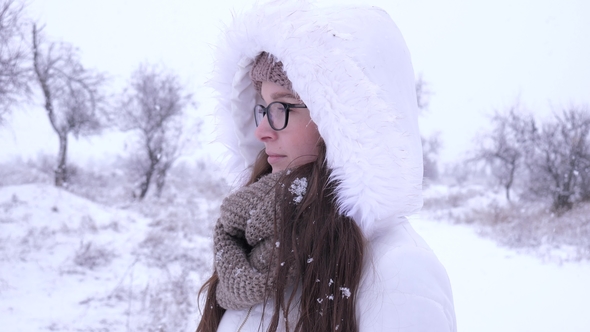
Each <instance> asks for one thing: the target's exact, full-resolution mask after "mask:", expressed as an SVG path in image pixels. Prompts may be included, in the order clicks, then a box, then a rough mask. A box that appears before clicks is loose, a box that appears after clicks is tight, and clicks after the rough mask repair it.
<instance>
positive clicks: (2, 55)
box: [0, 0, 30, 124]
mask: <svg viewBox="0 0 590 332" xmlns="http://www.w3.org/2000/svg"><path fill="white" fill-rule="evenodd" d="M24 8H25V5H24V4H23V3H21V2H17V1H15V0H3V1H2V3H0V124H2V122H3V119H4V116H5V115H6V114H7V113H8V112H9V110H10V108H11V106H12V105H13V104H14V103H15V102H16V101H17V100H19V98H20V97H22V96H24V95H26V94H27V93H28V92H29V81H30V70H29V68H28V67H27V64H26V62H27V61H28V56H29V53H28V49H27V46H26V42H25V38H24V31H23V28H24V20H23V13H24Z"/></svg>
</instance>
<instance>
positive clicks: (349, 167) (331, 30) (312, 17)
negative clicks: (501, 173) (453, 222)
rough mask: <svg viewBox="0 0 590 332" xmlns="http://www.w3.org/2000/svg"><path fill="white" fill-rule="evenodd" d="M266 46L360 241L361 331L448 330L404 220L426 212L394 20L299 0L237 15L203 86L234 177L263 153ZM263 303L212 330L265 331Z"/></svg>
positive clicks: (443, 289)
mask: <svg viewBox="0 0 590 332" xmlns="http://www.w3.org/2000/svg"><path fill="white" fill-rule="evenodd" d="M262 51H266V52H269V53H271V54H273V55H274V56H275V57H276V58H278V59H279V60H280V61H282V63H283V67H284V69H285V72H286V73H287V76H288V77H289V79H290V80H291V82H292V83H293V89H294V90H295V91H296V92H297V93H298V94H299V96H300V97H301V99H302V100H303V101H304V102H305V104H306V105H307V106H308V108H309V110H310V113H311V117H312V119H313V120H314V122H315V123H316V124H317V126H318V129H319V132H320V135H321V136H322V138H323V139H324V141H325V143H326V146H327V161H328V166H329V167H330V168H331V169H332V170H333V171H332V172H333V177H334V179H335V180H337V181H339V185H338V187H337V204H338V207H339V209H340V210H341V212H342V213H344V214H346V215H348V216H351V217H352V218H354V220H355V221H356V222H357V223H358V225H359V226H360V228H361V230H362V231H363V234H364V236H365V237H366V239H367V240H368V244H367V248H366V252H367V255H366V257H365V263H364V267H363V271H362V281H361V286H360V289H359V292H358V298H357V301H358V303H357V308H358V309H357V316H358V320H359V325H360V331H361V332H373V331H406V332H418V331H456V324H455V313H454V307H453V298H452V292H451V286H450V283H449V279H448V277H447V274H446V271H445V269H444V267H443V266H442V265H441V264H440V262H439V261H438V259H437V258H436V256H435V255H434V253H433V252H432V250H431V249H430V248H429V247H428V245H427V244H426V243H425V242H424V240H422V238H421V237H420V236H419V235H418V234H416V232H415V231H414V230H413V229H412V227H411V226H410V224H409V223H408V221H407V220H406V218H405V217H404V216H407V215H409V214H412V213H415V212H416V211H417V210H418V209H419V208H420V207H421V206H422V194H421V192H422V150H421V141H420V134H419V130H418V119H417V117H418V109H417V106H416V95H415V86H414V73H413V69H412V64H411V60H410V54H409V52H408V50H407V48H406V45H405V42H404V40H403V37H402V36H401V34H400V32H399V30H398V28H397V27H396V25H395V24H394V23H393V21H392V20H391V18H390V17H389V15H388V14H387V13H386V12H384V11H383V10H381V9H379V8H376V7H368V6H366V7H330V8H324V7H317V6H315V5H312V4H309V3H307V2H306V1H301V0H299V1H297V0H293V1H291V0H287V1H275V2H271V3H267V4H261V5H258V6H256V7H255V8H254V9H253V10H251V11H250V12H246V13H241V14H237V15H236V16H235V17H234V21H233V22H232V24H231V25H230V26H229V27H228V29H227V31H226V33H225V35H224V37H223V39H222V41H221V43H220V45H219V46H218V49H217V63H216V67H215V71H214V77H213V79H212V80H211V84H212V86H213V87H214V88H215V89H216V92H217V94H218V101H219V104H218V107H217V110H216V113H217V115H218V116H219V118H220V119H219V121H220V124H221V125H222V126H221V127H220V136H219V139H220V140H221V141H222V142H223V143H224V144H225V145H226V146H227V147H228V148H229V149H230V150H231V152H232V153H231V156H229V160H228V165H230V166H231V168H232V169H233V170H234V171H238V172H239V171H241V170H244V169H246V168H247V167H249V166H251V165H252V163H253V161H254V159H255V157H256V155H257V154H258V152H259V151H260V150H261V149H262V148H263V147H264V146H263V144H262V143H261V142H259V141H258V140H257V139H256V138H255V136H254V129H255V125H254V119H253V111H252V109H253V106H254V105H255V104H257V103H261V100H259V96H258V95H257V93H256V91H255V89H254V86H253V84H252V83H251V80H250V78H249V71H250V68H251V66H252V61H253V59H254V58H255V57H256V55H258V54H259V53H260V52H262ZM262 308H263V304H260V305H256V306H254V307H252V308H251V309H250V310H228V311H226V313H225V314H224V316H223V318H222V321H221V324H220V326H219V331H222V332H225V331H232V332H233V331H238V330H240V331H265V330H266V326H268V321H269V320H270V317H271V316H272V308H273V305H272V304H269V303H267V304H266V308H267V311H266V312H265V313H264V315H263V311H262ZM292 314H293V315H294V316H293V317H296V315H297V313H296V312H294V313H292ZM291 320H293V319H291Z"/></svg>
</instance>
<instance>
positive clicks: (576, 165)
mask: <svg viewBox="0 0 590 332" xmlns="http://www.w3.org/2000/svg"><path fill="white" fill-rule="evenodd" d="M589 136H590V112H589V110H588V108H587V107H575V106H573V107H570V108H569V109H566V110H564V111H563V112H562V113H561V114H556V115H555V116H554V120H553V121H551V122H547V123H544V124H543V126H542V127H541V129H540V131H539V133H538V134H537V135H535V136H534V137H533V138H534V144H532V145H531V147H532V149H531V152H532V153H531V154H530V155H529V156H528V158H527V164H528V167H529V176H530V179H529V181H528V182H529V188H530V190H531V192H532V193H533V194H535V195H537V196H550V197H551V198H552V202H553V204H552V207H553V210H555V211H558V212H561V211H565V210H569V209H570V208H571V207H572V205H573V203H574V201H575V200H581V199H587V195H588V188H587V187H584V186H586V185H587V184H588V182H589V180H588V178H587V175H588V168H589V164H590V137H589Z"/></svg>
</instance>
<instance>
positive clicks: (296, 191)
mask: <svg viewBox="0 0 590 332" xmlns="http://www.w3.org/2000/svg"><path fill="white" fill-rule="evenodd" d="M289 192H290V193H291V194H293V195H294V196H295V197H293V202H295V203H301V200H302V199H303V195H305V193H306V192H307V178H297V179H295V180H294V181H293V183H291V187H290V188H289Z"/></svg>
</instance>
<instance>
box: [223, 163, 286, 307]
mask: <svg viewBox="0 0 590 332" xmlns="http://www.w3.org/2000/svg"><path fill="white" fill-rule="evenodd" d="M282 175H283V173H282V172H279V173H273V174H268V175H265V176H264V177H262V178H261V179H260V180H258V181H257V182H255V183H253V184H251V185H249V186H246V187H242V188H240V189H239V190H237V191H236V192H234V193H232V194H231V195H229V196H228V197H226V198H225V199H224V200H223V203H222V204H221V215H220V218H219V220H218V221H217V224H216V225H215V235H214V251H215V269H216V271H217V274H218V276H219V284H218V286H217V292H216V295H217V302H218V303H219V305H220V306H221V307H223V308H226V309H246V308H249V307H251V306H252V305H254V304H257V303H261V302H263V301H264V300H265V294H266V292H267V291H268V290H270V289H272V287H273V285H274V282H275V275H276V271H275V268H276V267H277V264H278V262H277V252H276V251H275V249H276V248H278V246H279V245H280V243H278V242H276V241H275V240H274V220H275V216H277V218H280V214H279V211H278V209H277V202H276V200H275V196H276V195H275V191H276V190H275V187H276V185H280V186H281V188H283V187H284V186H283V184H277V183H278V181H279V180H280V178H281V176H282ZM281 192H282V190H281Z"/></svg>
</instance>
